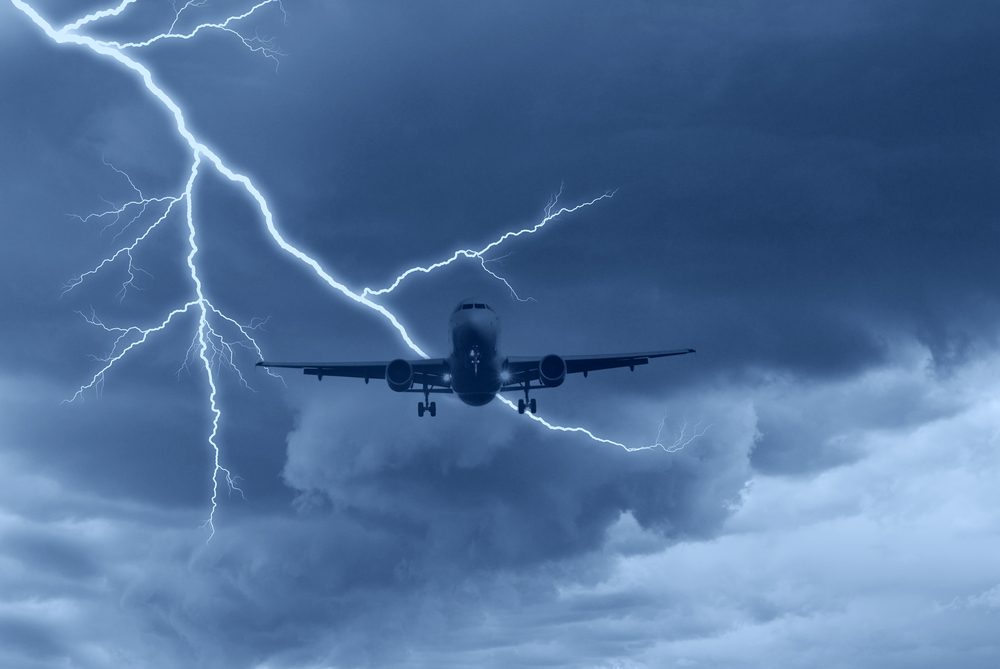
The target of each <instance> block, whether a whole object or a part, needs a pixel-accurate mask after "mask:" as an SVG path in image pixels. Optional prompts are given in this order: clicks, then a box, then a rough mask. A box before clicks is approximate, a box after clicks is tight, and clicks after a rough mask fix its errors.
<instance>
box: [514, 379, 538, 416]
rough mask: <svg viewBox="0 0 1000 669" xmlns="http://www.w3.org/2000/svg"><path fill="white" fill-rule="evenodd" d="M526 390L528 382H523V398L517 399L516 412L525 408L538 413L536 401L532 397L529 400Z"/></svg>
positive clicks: (521, 411) (520, 411)
mask: <svg viewBox="0 0 1000 669" xmlns="http://www.w3.org/2000/svg"><path fill="white" fill-rule="evenodd" d="M528 390H529V384H528V383H525V384H524V399H523V400H518V401H517V412H518V413H524V410H525V409H527V410H528V411H530V412H531V413H538V403H537V402H536V401H535V400H534V399H533V398H532V399H530V400H529V399H528Z"/></svg>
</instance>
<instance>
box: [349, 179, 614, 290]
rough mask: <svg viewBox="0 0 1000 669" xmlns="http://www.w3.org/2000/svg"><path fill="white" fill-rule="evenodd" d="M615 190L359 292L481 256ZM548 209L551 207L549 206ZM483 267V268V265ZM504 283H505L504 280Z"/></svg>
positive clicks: (390, 287)
mask: <svg viewBox="0 0 1000 669" xmlns="http://www.w3.org/2000/svg"><path fill="white" fill-rule="evenodd" d="M616 192H617V191H613V190H612V191H607V192H605V193H603V194H602V195H599V196H597V197H595V198H593V199H592V200H588V201H587V202H581V203H580V204H577V205H575V206H573V207H562V208H560V209H558V210H557V211H555V212H553V211H551V210H547V211H546V215H545V218H543V219H542V220H541V221H539V222H538V223H536V224H534V225H533V226H531V227H528V228H522V229H520V230H512V231H510V232H505V233H503V234H502V235H500V236H499V237H497V238H496V239H494V240H493V241H492V242H490V243H489V244H487V245H486V246H484V247H483V248H481V249H478V250H476V249H459V250H457V251H455V252H453V253H452V254H451V256H449V257H448V258H446V259H444V260H439V261H437V262H434V263H431V264H430V265H424V266H418V267H411V268H409V269H407V270H405V271H404V272H403V273H401V274H400V275H399V276H397V277H396V278H395V279H394V280H393V281H392V283H390V284H389V285H388V286H386V287H384V288H365V289H364V290H363V291H361V294H362V295H366V296H367V295H386V294H388V293H391V292H392V291H394V290H396V289H397V288H399V285H400V284H401V283H403V282H404V281H405V280H406V279H408V278H409V277H411V276H413V275H414V274H418V273H419V274H430V273H431V272H433V271H434V270H438V269H441V268H442V267H447V266H448V265H450V264H452V263H453V262H455V261H456V260H458V259H459V258H481V257H482V256H483V254H485V253H489V252H490V251H492V250H493V249H495V248H496V247H498V246H500V245H501V244H503V243H504V242H506V241H507V240H508V239H513V238H516V237H520V236H522V235H532V234H534V233H536V232H538V231H539V230H541V229H542V228H544V227H545V226H546V225H547V224H548V223H549V222H550V221H553V220H555V219H556V218H558V217H559V216H561V215H562V214H572V213H573V212H575V211H579V210H580V209H583V208H584V207H589V206H591V205H594V204H597V203H598V202H600V201H601V200H604V199H608V198H612V197H614V196H615V193H616ZM549 209H551V207H550V208H549ZM484 269H485V267H484ZM494 276H495V275H494ZM497 278H499V277H497ZM504 283H506V281H505V282H504ZM507 287H508V288H510V284H508V285H507ZM512 290H513V289H512Z"/></svg>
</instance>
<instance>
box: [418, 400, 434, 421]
mask: <svg viewBox="0 0 1000 669" xmlns="http://www.w3.org/2000/svg"><path fill="white" fill-rule="evenodd" d="M425 410H426V407H425V406H424V403H423V402H417V415H418V416H420V417H421V418H423V417H424V411H425ZM431 415H432V416H433V415H434V414H433V413H432V414H431Z"/></svg>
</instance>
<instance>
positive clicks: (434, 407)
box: [427, 402, 438, 418]
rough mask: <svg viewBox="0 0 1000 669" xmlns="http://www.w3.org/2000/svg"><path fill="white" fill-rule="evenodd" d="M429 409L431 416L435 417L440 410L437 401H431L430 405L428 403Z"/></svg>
mask: <svg viewBox="0 0 1000 669" xmlns="http://www.w3.org/2000/svg"><path fill="white" fill-rule="evenodd" d="M427 410H428V411H429V412H430V414H431V418H433V417H434V416H436V415H437V412H438V403H437V402H431V403H430V405H428V407H427Z"/></svg>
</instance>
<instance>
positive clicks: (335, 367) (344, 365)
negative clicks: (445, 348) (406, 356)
mask: <svg viewBox="0 0 1000 669" xmlns="http://www.w3.org/2000/svg"><path fill="white" fill-rule="evenodd" d="M400 363H402V364H400ZM393 364H395V365H397V366H399V367H400V372H401V373H402V374H404V375H405V374H406V373H407V371H408V370H407V369H406V368H407V366H409V369H410V370H412V374H413V383H414V384H416V385H423V384H426V385H428V386H445V387H447V386H448V383H447V382H445V381H444V379H443V377H444V375H445V374H447V372H448V367H447V364H446V363H445V360H444V358H430V359H427V360H398V361H397V360H392V361H385V362H383V361H377V362H266V361H264V360H262V361H260V362H258V363H257V366H258V367H267V368H269V369H271V368H278V369H301V370H302V373H303V374H309V375H311V376H315V377H317V378H318V379H322V378H323V377H324V376H341V377H348V378H355V379H364V380H365V383H367V382H368V381H369V379H381V380H384V379H385V378H386V373H387V371H388V372H390V373H391V371H392V370H391V367H392V365H393Z"/></svg>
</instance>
